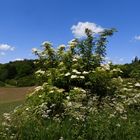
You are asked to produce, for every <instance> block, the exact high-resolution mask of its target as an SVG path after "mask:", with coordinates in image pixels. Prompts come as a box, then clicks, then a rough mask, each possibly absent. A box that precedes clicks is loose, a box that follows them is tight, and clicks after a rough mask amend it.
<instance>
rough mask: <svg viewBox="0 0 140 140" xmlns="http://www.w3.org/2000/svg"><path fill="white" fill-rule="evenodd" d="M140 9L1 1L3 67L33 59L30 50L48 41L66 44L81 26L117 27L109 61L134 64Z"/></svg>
mask: <svg viewBox="0 0 140 140" xmlns="http://www.w3.org/2000/svg"><path fill="white" fill-rule="evenodd" d="M139 6H140V0H0V63H5V62H8V61H13V60H15V59H23V58H34V55H33V54H32V52H31V49H32V48H34V47H38V48H39V47H40V44H41V43H42V42H43V41H46V40H48V41H51V42H53V44H54V46H55V47H56V46H57V45H60V44H67V42H68V41H69V40H71V39H73V37H74V35H73V34H72V30H71V27H72V26H73V25H77V24H78V23H79V22H90V23H95V24H97V25H99V26H101V27H103V28H111V27H115V28H116V29H117V30H118V32H117V33H115V34H114V36H113V37H111V38H110V39H109V44H108V48H107V57H108V58H109V59H111V60H112V61H113V62H114V63H126V62H131V60H132V58H133V57H134V56H139V57H140V36H139V35H140V28H139V26H140V8H139Z"/></svg>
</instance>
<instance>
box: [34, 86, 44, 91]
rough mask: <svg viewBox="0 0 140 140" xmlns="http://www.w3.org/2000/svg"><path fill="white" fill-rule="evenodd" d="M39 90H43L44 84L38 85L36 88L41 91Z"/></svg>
mask: <svg viewBox="0 0 140 140" xmlns="http://www.w3.org/2000/svg"><path fill="white" fill-rule="evenodd" d="M39 90H43V87H42V86H38V87H36V88H35V91H39Z"/></svg>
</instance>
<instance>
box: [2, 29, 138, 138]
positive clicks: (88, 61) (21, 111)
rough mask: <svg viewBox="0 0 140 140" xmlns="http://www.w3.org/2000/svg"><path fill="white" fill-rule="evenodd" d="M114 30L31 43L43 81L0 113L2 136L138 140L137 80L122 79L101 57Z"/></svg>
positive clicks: (40, 77)
mask: <svg viewBox="0 0 140 140" xmlns="http://www.w3.org/2000/svg"><path fill="white" fill-rule="evenodd" d="M113 32H114V29H109V30H104V31H103V32H102V33H99V34H98V35H97V36H96V35H95V36H92V33H91V31H90V30H88V29H86V34H87V38H86V39H83V40H78V39H74V40H72V41H70V42H69V44H68V45H69V48H68V49H66V47H65V46H64V45H61V46H59V48H58V49H57V50H55V49H53V47H52V44H51V43H50V42H44V43H43V44H42V50H37V49H33V52H34V53H35V54H36V55H38V57H39V60H37V61H36V64H37V66H38V67H40V69H39V70H38V71H37V72H36V76H37V78H38V81H39V82H40V83H41V84H42V85H41V86H38V87H36V88H35V90H34V91H33V92H32V93H31V94H29V95H28V97H27V99H26V102H25V103H24V104H23V105H22V106H20V107H18V108H16V109H15V110H14V112H13V113H11V114H4V120H5V121H4V122H3V124H2V128H1V133H0V137H1V138H2V139H3V140H4V139H15V140H16V139H21V140H28V139H30V140H46V139H49V140H55V139H56V140H64V139H66V140H88V139H89V140H103V139H105V140H112V139H113V140H118V139H121V140H126V139H128V140H138V139H139V137H140V133H139V131H137V130H139V129H140V122H137V120H138V118H139V117H140V114H139V109H140V106H139V104H140V94H139V92H140V83H139V82H138V81H137V83H136V82H135V81H134V82H133V83H132V82H129V81H123V80H122V79H121V77H120V76H119V75H120V74H121V73H122V71H121V70H120V69H119V67H116V68H114V67H113V66H112V65H111V64H106V63H103V60H104V59H103V57H104V56H105V54H106V51H105V50H106V43H107V37H108V36H111V35H112V34H113ZM28 68H29V67H28ZM28 68H27V69H28ZM25 71H26V69H25ZM7 130H8V131H7Z"/></svg>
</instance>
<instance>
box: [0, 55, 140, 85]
mask: <svg viewBox="0 0 140 140" xmlns="http://www.w3.org/2000/svg"><path fill="white" fill-rule="evenodd" d="M35 62H36V60H27V59H25V60H22V61H14V62H9V63H6V64H0V86H17V87H23V86H33V85H37V84H38V81H37V79H36V78H35V72H36V71H37V69H39V67H40V66H39V65H35ZM112 67H114V68H120V69H121V71H122V72H121V73H120V76H121V77H122V78H136V79H139V78H140V59H139V58H138V57H137V56H136V57H135V58H134V60H132V62H131V63H130V64H123V65H122V64H121V65H112Z"/></svg>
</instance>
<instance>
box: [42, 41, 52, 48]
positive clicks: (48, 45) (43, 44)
mask: <svg viewBox="0 0 140 140" xmlns="http://www.w3.org/2000/svg"><path fill="white" fill-rule="evenodd" d="M42 46H43V47H45V48H47V47H50V46H52V43H50V42H49V41H44V42H43V43H42Z"/></svg>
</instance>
